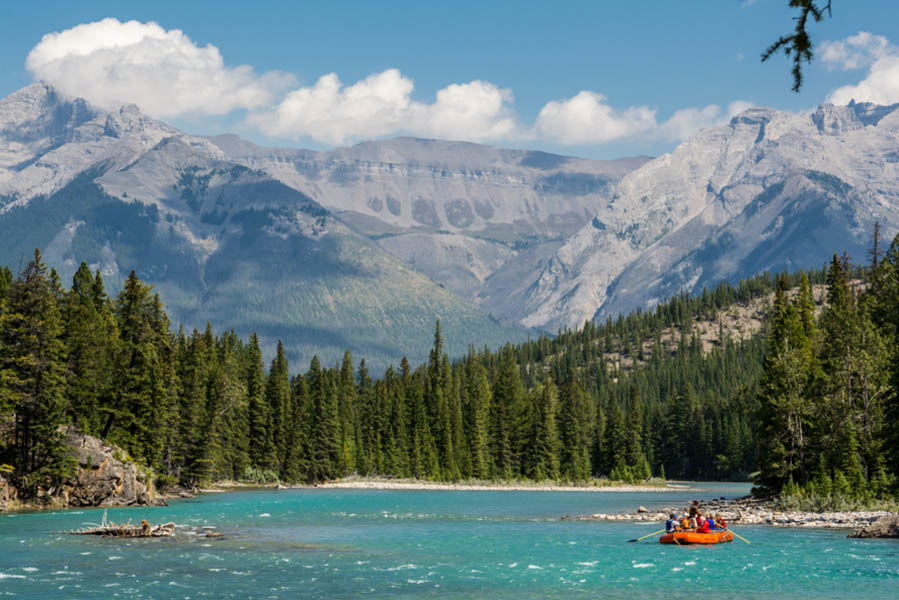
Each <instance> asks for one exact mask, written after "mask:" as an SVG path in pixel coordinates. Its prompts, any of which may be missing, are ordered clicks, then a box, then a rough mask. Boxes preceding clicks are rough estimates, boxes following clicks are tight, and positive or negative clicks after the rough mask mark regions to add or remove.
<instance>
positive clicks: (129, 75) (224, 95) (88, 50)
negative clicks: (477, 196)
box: [25, 18, 885, 145]
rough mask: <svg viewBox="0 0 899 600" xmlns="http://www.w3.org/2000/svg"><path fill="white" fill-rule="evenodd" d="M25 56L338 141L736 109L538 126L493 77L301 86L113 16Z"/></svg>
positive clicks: (590, 97)
mask: <svg viewBox="0 0 899 600" xmlns="http://www.w3.org/2000/svg"><path fill="white" fill-rule="evenodd" d="M865 35H867V36H868V37H864V36H863V35H862V34H859V36H861V37H858V39H855V38H849V39H847V40H846V41H845V42H840V43H841V44H843V46H837V45H836V44H837V43H836V42H833V43H832V45H831V46H830V47H829V50H827V51H828V52H829V53H830V54H829V55H828V56H831V55H832V56H833V57H834V58H833V60H834V61H837V60H839V59H838V57H839V56H849V52H850V50H851V51H852V52H861V51H862V49H864V48H870V49H875V50H876V48H878V47H879V46H878V44H879V43H880V42H879V41H878V39H884V40H885V38H879V36H870V34H865ZM882 45H883V44H881V46H882ZM871 51H872V52H873V51H874V50H871ZM841 53H842V54H841ZM845 60H849V59H848V58H845V59H844V61H845ZM875 64H876V63H875ZM25 65H26V67H27V69H28V70H29V71H30V72H31V73H32V75H33V76H34V77H35V78H38V79H44V80H46V81H47V82H48V83H50V84H52V85H53V86H55V87H56V88H58V89H59V90H60V91H61V92H63V93H64V94H67V95H69V96H80V97H83V98H86V99H87V100H88V101H89V102H91V103H93V104H95V105H97V106H100V107H102V108H107V109H115V108H118V107H119V106H121V105H123V104H129V103H135V104H138V105H139V106H140V108H141V109H142V110H143V111H145V112H147V113H148V114H150V115H152V116H154V117H159V118H173V117H182V116H200V117H202V116H208V115H226V114H231V113H233V112H234V111H238V110H243V111H245V112H246V118H245V120H244V124H245V125H246V126H249V127H253V128H256V129H257V130H258V131H261V132H263V133H265V134H266V135H268V136H270V137H273V138H281V139H303V138H311V139H314V140H316V141H318V142H322V143H326V144H334V145H336V144H347V143H352V142H356V141H360V140H366V139H372V138H379V137H385V136H391V135H400V134H406V135H417V136H423V137H435V138H443V139H455V140H470V141H481V142H484V141H487V142H513V141H521V140H543V141H547V142H553V143H557V144H561V145H592V144H603V143H608V142H613V141H617V140H623V139H642V140H658V139H664V140H673V141H681V140H683V139H686V138H687V137H689V136H690V135H692V134H694V133H695V132H696V131H698V130H699V129H702V128H703V127H708V126H712V125H717V124H720V123H722V122H725V121H726V119H727V118H729V117H728V116H727V115H730V114H731V112H732V110H731V109H728V111H726V113H725V112H724V111H722V110H721V109H720V108H719V107H718V106H716V105H709V106H706V107H704V108H685V109H681V110H678V111H677V112H675V113H674V114H673V115H672V116H671V117H670V118H669V119H668V120H667V121H665V122H662V123H660V122H659V121H657V118H656V113H657V111H656V109H655V108H651V107H648V106H643V105H637V106H630V107H625V108H615V107H613V106H612V105H611V104H610V103H609V102H608V101H607V99H606V97H605V96H604V95H603V94H601V93H598V92H594V91H590V90H583V91H581V92H579V93H577V94H576V95H574V96H572V97H570V98H567V99H562V100H553V101H550V102H547V103H546V104H545V105H544V106H543V108H542V109H541V110H540V112H539V114H538V116H537V118H536V120H535V121H534V123H533V124H523V123H521V121H520V120H519V118H518V116H517V115H516V113H515V110H514V108H513V103H514V98H513V95H512V92H511V91H510V90H507V89H503V88H500V87H499V86H497V85H496V84H494V83H491V82H489V81H482V80H473V81H469V82H467V83H453V84H450V85H447V86H446V87H444V88H442V89H440V90H438V91H437V92H436V94H435V95H434V98H433V100H432V101H429V102H425V101H421V100H420V99H415V98H414V97H413V92H414V91H415V85H414V83H413V81H412V79H411V78H409V77H407V76H405V75H404V74H402V73H401V72H400V71H399V70H398V69H388V70H386V71H383V72H380V73H373V74H372V75H369V76H368V77H366V78H365V79H362V80H360V81H356V82H353V83H348V84H344V83H343V82H341V81H340V79H339V77H338V76H337V74H336V73H330V74H327V75H324V76H322V77H320V78H319V79H318V81H317V82H316V83H315V84H314V85H311V86H303V87H296V83H295V82H296V78H295V77H294V76H292V75H289V74H286V73H282V72H277V71H272V72H267V73H261V74H260V73H257V72H256V71H254V69H253V68H252V67H251V66H247V65H243V66H236V67H234V66H228V65H226V64H225V61H224V59H223V58H222V55H221V53H220V52H219V50H218V48H216V47H215V46H213V45H211V44H207V45H206V46H204V47H201V46H198V45H197V44H196V43H195V42H194V41H192V40H191V39H190V38H189V37H187V36H186V35H185V34H184V32H182V31H181V30H178V29H171V30H166V29H164V28H162V27H161V26H159V25H158V24H156V23H153V22H149V23H140V22H138V21H128V22H124V23H123V22H121V21H118V20H117V19H112V18H109V19H104V20H102V21H97V22H93V23H86V24H82V25H78V26H76V27H73V28H71V29H67V30H65V31H62V32H57V33H50V34H47V35H45V36H44V37H43V38H42V39H41V41H40V42H39V43H38V44H37V45H36V46H35V47H34V48H33V49H32V50H31V52H30V53H29V55H28V58H27V60H26V63H25ZM291 87H293V89H290V88H291ZM736 104H737V103H735V104H732V105H731V108H732V107H733V106H735V105H736Z"/></svg>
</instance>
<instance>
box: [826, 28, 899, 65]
mask: <svg viewBox="0 0 899 600" xmlns="http://www.w3.org/2000/svg"><path fill="white" fill-rule="evenodd" d="M817 52H818V56H819V57H820V58H821V62H823V63H824V64H825V66H827V68H829V69H840V70H843V71H848V70H850V69H860V68H861V67H866V66H868V65H870V64H872V63H873V62H875V61H876V60H878V59H880V58H883V57H885V56H887V55H889V54H891V53H894V52H895V48H894V47H893V46H891V45H890V43H889V40H887V38H885V37H883V36H882V35H874V34H871V33H868V32H867V31H859V32H858V33H857V34H855V35H850V36H849V37H847V38H845V39H842V40H836V41H825V42H821V45H820V46H819V47H818V50H817Z"/></svg>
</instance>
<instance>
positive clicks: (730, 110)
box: [657, 100, 753, 141]
mask: <svg viewBox="0 0 899 600" xmlns="http://www.w3.org/2000/svg"><path fill="white" fill-rule="evenodd" d="M752 106H753V105H752V103H751V102H746V101H744V100H737V101H735V102H731V103H730V104H729V105H728V106H727V110H726V111H724V112H722V111H721V107H720V106H718V105H717V104H709V105H708V106H706V107H705V108H682V109H681V110H679V111H677V112H675V113H674V114H673V115H671V117H670V118H669V119H668V120H667V121H665V122H664V123H662V125H660V126H659V129H658V132H657V133H658V136H659V137H661V138H664V139H667V140H672V141H681V140H685V139H687V138H688V137H690V136H691V135H693V134H695V133H696V132H697V131H699V130H700V129H706V128H708V127H717V126H718V125H724V124H725V123H727V122H728V121H730V120H731V119H732V118H734V116H736V115H738V114H740V113H741V112H743V111H744V110H746V109H747V108H751V107H752Z"/></svg>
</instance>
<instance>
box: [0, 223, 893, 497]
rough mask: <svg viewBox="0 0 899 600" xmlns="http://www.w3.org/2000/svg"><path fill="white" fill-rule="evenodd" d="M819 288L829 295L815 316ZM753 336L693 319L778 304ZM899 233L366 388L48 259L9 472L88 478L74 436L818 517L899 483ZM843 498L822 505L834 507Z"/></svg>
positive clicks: (355, 377) (412, 368) (344, 364)
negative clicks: (777, 505)
mask: <svg viewBox="0 0 899 600" xmlns="http://www.w3.org/2000/svg"><path fill="white" fill-rule="evenodd" d="M813 286H818V287H819V288H821V287H822V286H824V289H825V293H824V294H822V295H821V296H822V297H820V298H818V299H816V298H815V297H814V294H813V292H812V289H813ZM770 297H773V298H774V300H773V302H770V306H768V305H767V304H766V307H767V309H766V310H767V315H768V318H767V320H766V321H765V323H764V326H763V327H762V328H761V329H760V330H758V331H757V332H753V333H749V334H746V335H743V334H740V335H735V334H734V333H733V332H732V331H730V330H726V329H725V328H724V327H723V326H721V329H720V332H719V334H718V335H717V336H716V337H715V339H713V340H711V342H709V340H708V339H706V340H703V339H702V338H701V336H700V335H699V334H698V332H697V327H696V326H695V324H696V323H698V322H700V321H703V322H713V323H714V322H719V323H720V322H722V320H721V317H722V315H724V314H725V313H727V312H728V311H732V310H733V307H735V306H739V305H745V304H746V303H750V302H753V301H756V302H758V301H762V302H768V300H767V299H768V298H770ZM897 326H899V237H897V239H896V240H895V241H894V242H893V244H892V245H891V246H890V248H889V250H888V251H887V252H881V251H880V250H879V249H878V244H877V241H876V235H875V244H874V248H873V249H872V260H871V264H870V266H866V267H865V268H854V267H852V265H850V264H849V260H848V257H842V258H840V257H836V256H835V257H834V259H833V261H831V263H830V265H829V266H828V267H827V268H826V270H822V271H813V272H801V273H796V274H790V275H787V274H783V275H778V276H772V275H770V274H763V275H759V276H757V277H755V278H753V279H751V280H744V281H741V282H739V283H738V284H735V285H733V284H729V283H722V284H720V285H718V286H717V287H716V288H715V289H712V290H706V291H705V292H703V293H702V294H701V295H697V296H690V295H687V294H682V295H679V296H677V297H675V298H672V299H671V300H669V301H667V302H665V303H663V304H661V305H659V306H658V307H656V308H654V309H653V310H650V311H636V312H633V313H631V314H629V315H626V316H621V317H619V318H618V319H616V320H612V319H609V320H607V321H605V322H604V323H597V322H588V323H586V324H585V326H584V327H583V328H581V329H578V330H576V331H568V330H566V331H560V332H558V334H557V335H555V336H541V337H539V338H538V339H535V340H531V341H528V342H525V343H522V344H519V345H515V346H513V345H511V344H507V345H505V346H504V347H501V348H499V349H497V350H491V349H487V348H484V349H476V348H471V349H470V350H469V352H468V353H467V355H465V356H462V357H450V356H448V355H447V353H446V352H445V351H444V348H443V332H442V331H441V325H440V322H439V321H438V322H437V323H436V327H435V331H434V342H433V347H432V349H431V351H430V358H429V360H428V362H427V363H424V364H419V365H412V364H409V362H408V361H407V360H405V359H403V360H402V361H401V362H400V364H399V365H396V366H391V367H389V368H388V369H387V370H386V371H385V372H384V373H377V374H374V373H370V372H369V371H368V368H367V366H366V362H365V360H364V359H361V360H358V362H357V361H356V360H355V358H354V357H353V356H351V354H350V353H349V352H347V353H346V354H345V356H344V357H343V360H342V361H341V362H340V363H339V364H333V365H323V364H321V363H320V362H319V360H318V359H317V358H313V360H312V361H311V364H309V365H308V366H306V365H289V364H288V361H287V359H286V358H285V353H284V349H283V347H282V346H281V345H279V347H278V350H277V354H276V356H274V358H273V359H272V360H271V362H270V363H269V364H268V365H267V368H266V365H265V364H264V361H263V355H262V352H261V351H260V347H259V343H258V340H257V338H256V336H255V335H251V336H250V337H249V339H246V340H244V339H240V338H239V337H238V336H237V335H235V334H234V333H233V332H216V331H215V330H214V328H213V326H212V325H207V327H206V329H205V331H198V330H194V331H191V332H185V331H184V330H182V329H179V330H177V331H174V330H173V328H172V326H171V323H170V322H169V319H168V317H167V316H166V313H165V309H164V306H163V304H162V302H161V300H160V298H159V296H158V295H156V294H154V292H153V290H152V288H151V287H150V286H148V285H147V284H146V283H144V282H142V281H141V280H140V279H139V278H138V277H137V276H136V275H135V273H134V272H132V273H131V275H130V276H129V277H128V279H127V280H126V282H125V284H124V286H123V288H122V289H121V291H120V292H119V293H118V294H117V295H110V294H108V293H107V291H106V290H105V289H104V285H103V280H102V277H101V275H100V273H99V272H96V273H92V272H91V270H90V268H89V267H88V266H87V265H86V264H82V265H81V267H80V268H79V269H78V271H77V272H76V273H75V275H74V278H73V281H72V283H71V286H70V287H69V289H68V290H66V289H65V288H64V287H63V285H62V282H60V281H59V278H58V276H57V275H56V273H55V271H53V270H52V269H49V268H48V266H47V265H46V264H45V263H44V262H43V260H42V258H41V254H40V252H39V251H37V250H36V251H35V254H34V257H33V258H32V260H31V261H30V262H29V263H28V264H27V265H26V266H25V267H24V268H23V269H22V271H21V272H20V273H19V274H18V275H17V276H14V275H13V273H12V272H11V270H10V269H9V268H3V269H2V270H0V464H2V465H3V467H2V468H3V469H4V470H5V471H6V473H7V475H6V476H7V477H11V478H12V480H13V482H14V483H15V484H16V485H17V486H18V487H19V489H20V490H24V491H25V492H26V493H27V492H28V491H29V490H30V491H32V492H33V491H36V490H37V489H38V488H41V489H47V488H52V487H54V486H58V485H59V484H60V483H61V482H63V481H64V480H65V479H66V478H68V477H69V476H70V475H71V473H72V470H73V468H74V465H73V464H72V460H71V459H70V458H69V457H68V454H67V449H66V446H65V436H64V433H63V429H62V426H65V425H68V426H74V427H76V428H78V429H79V430H81V431H83V432H85V433H88V434H90V435H94V436H97V437H100V438H102V439H104V440H106V441H108V442H110V443H113V444H116V445H118V446H120V447H121V448H123V449H124V450H125V451H126V452H127V453H128V454H129V456H130V457H131V459H133V460H135V461H137V462H139V463H141V464H143V465H145V466H146V467H148V468H149V469H151V470H152V472H153V473H154V475H155V477H156V479H157V483H158V484H159V485H161V486H166V485H175V484H180V485H188V486H192V485H197V484H202V483H209V482H213V481H222V480H239V481H248V482H256V483H262V482H272V481H276V480H277V481H284V482H320V481H325V480H331V479H335V478H339V477H343V476H348V475H353V474H357V475H360V476H381V477H403V478H419V479H429V480H436V481H457V480H465V479H479V480H502V481H506V480H520V479H526V480H535V481H539V480H555V481H568V482H574V483H582V482H583V483H586V482H591V481H595V480H596V479H597V478H600V479H609V480H614V481H626V482H636V481H647V480H650V479H651V478H653V477H661V478H666V477H667V478H674V479H677V478H682V479H694V480H702V479H715V480H721V479H739V480H746V479H747V478H749V477H750V476H751V477H753V478H754V480H755V481H756V484H757V491H758V492H759V493H760V494H763V495H767V496H777V495H784V496H789V497H790V498H798V499H800V500H803V501H805V502H809V501H811V500H810V499H814V500H815V501H816V502H821V501H826V500H827V499H832V498H834V497H837V496H840V497H843V498H855V499H859V500H871V499H873V498H876V497H885V496H889V495H891V494H892V493H894V492H895V485H896V483H895V482H896V474H897V473H899V452H897V451H896V449H897V448H899V401H897V395H896V390H897V389H899V356H897V351H899V343H897V339H896V336H897ZM822 499H824V500H822Z"/></svg>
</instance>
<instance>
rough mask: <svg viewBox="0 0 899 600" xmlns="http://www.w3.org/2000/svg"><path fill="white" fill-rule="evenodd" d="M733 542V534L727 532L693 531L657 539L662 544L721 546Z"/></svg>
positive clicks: (675, 533) (677, 532)
mask: <svg viewBox="0 0 899 600" xmlns="http://www.w3.org/2000/svg"><path fill="white" fill-rule="evenodd" d="M732 541H734V534H733V533H731V532H730V531H728V530H726V529H725V530H722V531H710V532H708V533H696V532H695V531H675V532H674V533H666V534H665V535H663V536H662V537H660V538H659V542H660V543H662V544H723V543H725V542H732Z"/></svg>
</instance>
